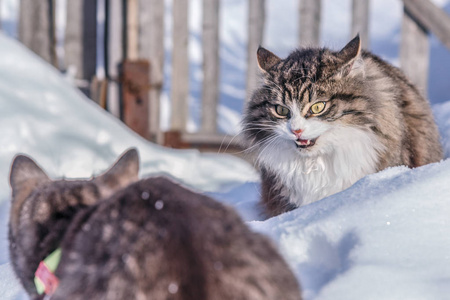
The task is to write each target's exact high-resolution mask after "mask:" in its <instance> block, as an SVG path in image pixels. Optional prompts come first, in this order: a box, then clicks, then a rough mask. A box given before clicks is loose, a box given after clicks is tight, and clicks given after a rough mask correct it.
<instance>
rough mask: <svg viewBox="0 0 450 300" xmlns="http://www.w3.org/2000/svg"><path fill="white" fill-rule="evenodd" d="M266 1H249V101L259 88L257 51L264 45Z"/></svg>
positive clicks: (247, 98)
mask: <svg viewBox="0 0 450 300" xmlns="http://www.w3.org/2000/svg"><path fill="white" fill-rule="evenodd" d="M265 5H266V1H265V0H252V1H248V44H247V88H246V90H247V97H246V101H248V100H249V99H250V97H251V95H252V93H253V91H254V90H255V88H256V87H257V84H258V79H259V69H258V64H257V60H256V51H257V50H258V47H259V46H260V45H262V43H263V36H264V24H265V19H266V9H265Z"/></svg>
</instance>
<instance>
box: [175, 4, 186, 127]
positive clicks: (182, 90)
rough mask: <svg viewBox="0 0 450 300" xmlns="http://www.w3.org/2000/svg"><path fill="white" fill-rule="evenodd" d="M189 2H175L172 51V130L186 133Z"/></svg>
mask: <svg viewBox="0 0 450 300" xmlns="http://www.w3.org/2000/svg"><path fill="white" fill-rule="evenodd" d="M188 4H189V1H188V0H176V1H173V8H172V9H173V36H172V37H173V40H172V44H173V47H172V49H173V51H172V80H171V84H172V91H171V98H172V116H171V128H172V130H175V131H182V132H183V131H185V130H186V123H187V116H188V113H189V112H188V96H189V58H188V40H189V29H188V28H189V27H188V25H189V24H188V10H189V5H188Z"/></svg>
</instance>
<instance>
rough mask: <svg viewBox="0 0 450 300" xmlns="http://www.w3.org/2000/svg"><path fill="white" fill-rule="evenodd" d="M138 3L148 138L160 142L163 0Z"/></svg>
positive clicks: (140, 52)
mask: <svg viewBox="0 0 450 300" xmlns="http://www.w3.org/2000/svg"><path fill="white" fill-rule="evenodd" d="M139 5H140V8H139V33H140V37H139V56H140V57H142V58H145V59H148V60H149V62H150V85H151V89H150V91H149V101H150V103H149V110H150V111H149V116H150V120H149V126H150V135H151V137H150V138H151V140H153V141H156V142H158V143H160V142H161V138H162V136H161V135H160V127H159V122H160V119H159V113H160V98H161V89H162V85H163V80H164V1H163V0H140V2H139Z"/></svg>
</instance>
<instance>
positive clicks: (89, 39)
mask: <svg viewBox="0 0 450 300" xmlns="http://www.w3.org/2000/svg"><path fill="white" fill-rule="evenodd" d="M96 28H97V1H96V0H78V1H73V0H72V1H67V19H66V35H65V43H64V50H65V65H66V67H67V68H69V69H74V73H75V78H76V79H79V80H81V82H82V86H81V87H80V88H81V90H82V91H83V92H84V93H85V94H87V95H88V94H89V81H90V80H91V79H92V78H93V77H94V76H95V71H96V65H97V61H96V59H97V30H96Z"/></svg>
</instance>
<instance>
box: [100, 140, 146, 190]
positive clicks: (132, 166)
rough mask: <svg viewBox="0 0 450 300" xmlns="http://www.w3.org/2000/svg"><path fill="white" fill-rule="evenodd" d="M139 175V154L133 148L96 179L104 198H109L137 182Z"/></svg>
mask: <svg viewBox="0 0 450 300" xmlns="http://www.w3.org/2000/svg"><path fill="white" fill-rule="evenodd" d="M138 174H139V154H138V152H137V150H136V149H134V148H132V149H129V150H127V151H125V152H124V153H123V154H122V155H121V156H120V157H119V159H118V160H117V161H116V162H115V163H114V164H113V165H112V167H111V168H109V170H107V171H106V172H105V173H103V174H102V175H100V176H98V177H97V178H95V179H94V181H96V182H97V183H98V184H99V185H100V190H101V191H102V194H103V195H102V196H103V197H107V196H109V195H111V194H112V193H113V192H114V191H117V190H118V189H121V188H123V187H126V186H127V185H129V184H130V183H132V182H135V181H137V180H138V179H139V178H138Z"/></svg>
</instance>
